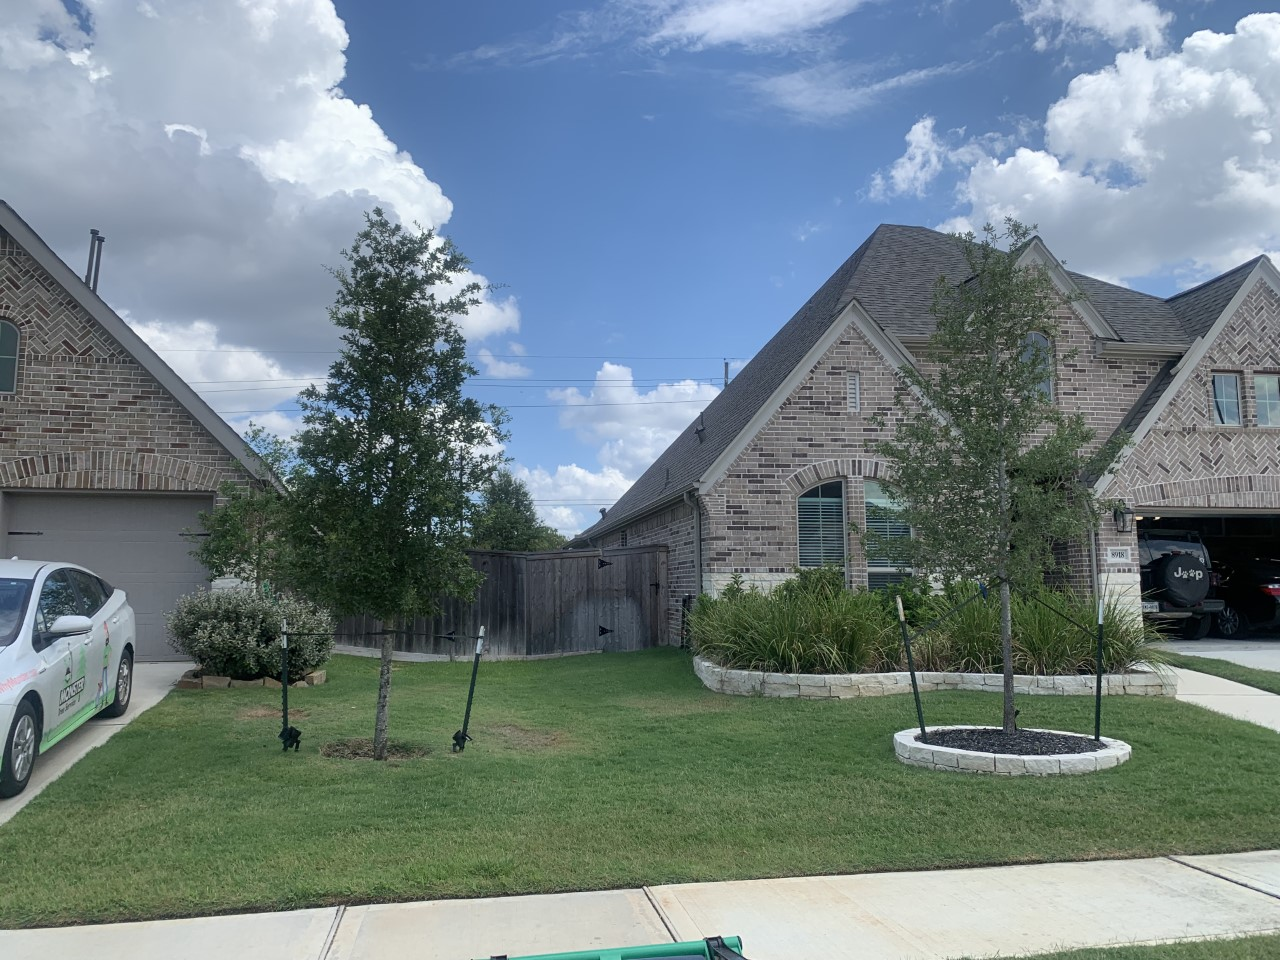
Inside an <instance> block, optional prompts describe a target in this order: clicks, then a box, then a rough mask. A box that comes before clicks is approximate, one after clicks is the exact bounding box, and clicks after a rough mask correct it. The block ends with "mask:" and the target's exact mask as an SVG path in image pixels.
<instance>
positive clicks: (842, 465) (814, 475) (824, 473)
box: [786, 458, 886, 497]
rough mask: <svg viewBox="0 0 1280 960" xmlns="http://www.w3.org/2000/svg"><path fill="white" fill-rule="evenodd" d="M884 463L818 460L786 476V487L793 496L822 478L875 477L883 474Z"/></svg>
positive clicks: (851, 459)
mask: <svg viewBox="0 0 1280 960" xmlns="http://www.w3.org/2000/svg"><path fill="white" fill-rule="evenodd" d="M885 472H886V470H885V464H884V461H882V460H859V459H856V458H846V459H841V460H819V461H818V462H816V463H811V464H809V465H807V466H805V467H802V468H801V469H799V470H797V471H796V472H795V473H793V474H791V476H789V477H787V479H786V484H787V489H788V490H789V491H791V493H792V495H793V496H797V497H798V496H799V495H800V494H802V493H804V492H805V491H806V490H808V489H809V488H810V487H812V486H815V485H817V484H819V483H821V482H822V481H824V480H843V479H845V478H847V477H866V478H868V479H875V478H877V477H883V476H884V475H885Z"/></svg>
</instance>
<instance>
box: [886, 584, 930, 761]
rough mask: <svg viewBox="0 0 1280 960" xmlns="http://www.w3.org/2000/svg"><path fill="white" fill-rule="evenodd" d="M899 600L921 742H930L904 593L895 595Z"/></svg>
mask: <svg viewBox="0 0 1280 960" xmlns="http://www.w3.org/2000/svg"><path fill="white" fill-rule="evenodd" d="M894 599H895V600H897V601H898V625H899V626H900V627H902V645H903V647H905V648H906V650H907V670H908V672H910V674H911V695H912V696H913V697H915V700H916V719H917V720H919V721H920V742H921V743H928V742H929V734H928V732H927V731H926V730H925V728H924V707H922V706H921V705H920V685H919V684H918V683H916V661H915V657H913V656H912V655H911V631H910V630H908V629H907V614H906V612H905V611H904V610H903V609H902V594H898V595H897V596H896V597H894Z"/></svg>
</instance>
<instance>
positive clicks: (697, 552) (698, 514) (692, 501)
mask: <svg viewBox="0 0 1280 960" xmlns="http://www.w3.org/2000/svg"><path fill="white" fill-rule="evenodd" d="M684 502H685V503H687V504H688V505H689V506H690V507H692V508H693V573H694V591H693V595H694V597H697V596H699V595H700V594H701V593H702V509H701V508H700V507H699V506H698V494H697V492H696V491H694V490H686V491H685V492H684Z"/></svg>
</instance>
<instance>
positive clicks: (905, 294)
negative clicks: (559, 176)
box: [579, 224, 1274, 539]
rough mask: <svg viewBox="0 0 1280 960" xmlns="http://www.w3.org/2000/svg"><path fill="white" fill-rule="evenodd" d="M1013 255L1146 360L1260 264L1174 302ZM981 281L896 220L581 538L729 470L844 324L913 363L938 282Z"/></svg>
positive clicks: (1184, 335)
mask: <svg viewBox="0 0 1280 960" xmlns="http://www.w3.org/2000/svg"><path fill="white" fill-rule="evenodd" d="M1013 253H1014V255H1016V256H1018V257H1019V259H1020V261H1022V262H1035V263H1039V264H1042V265H1044V266H1045V267H1046V268H1047V269H1048V270H1049V271H1050V272H1051V274H1052V276H1053V278H1054V281H1055V283H1056V285H1057V286H1058V289H1059V290H1061V291H1062V292H1063V293H1064V294H1065V295H1069V296H1074V295H1075V294H1076V293H1077V292H1078V293H1079V294H1080V297H1079V298H1078V299H1076V300H1075V301H1073V303H1072V307H1073V309H1074V310H1075V312H1076V313H1077V314H1079V315H1080V316H1081V317H1082V319H1083V320H1084V323H1085V324H1086V326H1087V327H1088V328H1089V330H1090V332H1091V333H1092V334H1093V336H1095V337H1097V338H1099V339H1100V340H1102V341H1103V342H1104V343H1106V342H1110V343H1113V344H1122V345H1126V344H1131V345H1132V347H1131V348H1130V349H1134V350H1138V351H1145V352H1146V353H1153V352H1155V353H1158V351H1153V349H1152V345H1162V346H1164V347H1165V348H1166V351H1165V352H1164V355H1165V356H1170V355H1173V356H1176V355H1177V354H1178V353H1180V352H1182V351H1185V350H1186V349H1187V348H1189V347H1191V346H1192V344H1193V341H1194V340H1195V339H1196V338H1197V337H1199V336H1202V335H1204V334H1205V333H1207V332H1208V331H1209V329H1210V327H1211V326H1213V325H1214V323H1215V321H1217V320H1219V318H1220V317H1221V316H1222V315H1223V312H1224V310H1225V309H1226V307H1227V305H1228V304H1229V303H1230V302H1231V301H1232V300H1233V297H1236V296H1237V294H1238V293H1239V291H1240V290H1241V289H1242V286H1243V285H1244V283H1245V280H1246V279H1247V278H1248V277H1249V276H1250V271H1251V269H1252V267H1253V266H1254V265H1255V264H1257V263H1258V260H1254V261H1250V263H1247V264H1243V265H1242V266H1240V267H1237V268H1235V269H1234V270H1232V271H1229V272H1228V273H1225V274H1223V275H1222V276H1221V277H1217V278H1215V279H1214V280H1211V281H1209V282H1207V283H1205V284H1201V285H1200V286H1199V287H1196V288H1194V289H1192V290H1188V291H1186V292H1184V293H1182V294H1179V295H1178V296H1176V297H1173V298H1170V299H1169V300H1163V299H1161V298H1159V297H1155V296H1151V295H1149V294H1145V293H1141V292H1139V291H1136V290H1130V289H1128V288H1126V287H1121V286H1118V285H1116V284H1112V283H1107V282H1105V281H1102V280H1098V279H1095V278H1093V277H1088V276H1086V275H1084V274H1079V273H1074V272H1068V271H1066V270H1065V269H1063V267H1062V265H1061V264H1060V263H1059V262H1058V260H1057V259H1056V258H1054V257H1053V256H1052V254H1051V253H1050V252H1049V250H1048V248H1047V247H1045V245H1044V243H1043V241H1041V240H1040V239H1039V238H1038V237H1036V238H1033V239H1032V240H1030V241H1028V242H1027V243H1026V244H1024V245H1023V246H1022V247H1020V248H1019V249H1018V250H1016V251H1014V252H1013ZM1262 259H1263V260H1265V258H1262ZM1268 263H1269V262H1268ZM1273 272H1274V271H1273ZM970 276H971V271H970V268H969V263H968V260H967V259H966V258H965V255H964V248H963V246H962V245H961V244H960V243H959V242H958V241H957V239H956V238H955V237H954V236H952V235H951V234H946V233H940V232H938V231H936V230H930V229H928V228H926V227H911V226H900V225H895V224H882V225H881V226H879V227H877V228H876V230H875V231H874V232H873V233H872V234H871V236H870V237H868V238H867V240H866V241H865V242H864V243H863V244H862V245H861V246H860V247H858V249H857V250H855V251H854V253H853V255H852V256H850V257H849V258H848V259H847V260H846V261H845V262H844V263H843V264H841V265H840V267H839V269H837V270H836V272H835V273H833V274H832V275H831V277H830V278H829V279H828V280H827V281H826V282H825V283H824V284H823V285H822V286H821V287H819V288H818V291H817V292H816V293H814V294H813V296H811V297H810V298H809V299H808V301H806V303H805V304H804V306H802V307H801V308H800V309H799V310H798V311H797V312H796V314H795V315H794V316H793V317H792V318H791V319H790V320H789V321H788V322H787V323H786V325H785V326H783V327H782V329H781V330H779V331H778V332H777V333H776V334H775V335H774V336H773V337H772V338H771V339H770V340H769V342H768V343H766V344H765V345H764V347H762V348H761V349H760V351H759V352H758V353H757V354H756V355H755V357H753V358H752V360H751V362H750V363H748V364H747V365H746V367H744V368H743V369H742V371H741V372H740V373H739V374H738V376H737V377H735V378H734V379H733V380H732V381H731V382H730V383H729V385H728V386H727V387H726V388H725V389H724V391H722V392H721V393H720V394H719V395H718V396H717V397H716V398H715V399H714V400H712V401H711V403H710V404H709V405H708V406H707V408H706V409H705V410H704V411H703V413H702V414H701V415H699V417H698V418H697V419H696V420H695V421H694V422H693V423H691V424H689V426H688V427H686V428H685V430H684V431H683V432H682V433H681V434H680V436H678V437H677V438H676V439H675V441H673V442H672V443H671V445H670V446H669V447H667V449H666V450H665V451H663V453H662V455H661V456H659V457H658V459H657V460H656V461H655V462H654V463H653V465H652V466H651V467H649V469H648V470H646V471H645V472H644V473H643V474H641V476H640V478H639V479H638V480H637V481H636V482H635V483H634V484H632V486H631V487H630V489H628V490H627V491H626V493H624V494H623V495H622V496H621V497H620V498H619V499H618V501H617V503H615V504H614V506H613V508H612V509H611V510H610V511H609V512H608V514H607V515H606V516H605V517H604V518H603V519H601V520H600V521H599V522H598V523H596V524H595V525H594V526H592V527H591V528H590V529H588V530H586V531H585V532H583V533H582V534H580V535H579V538H580V539H586V538H591V537H595V536H599V535H600V534H602V533H605V532H607V531H609V530H612V529H615V528H617V527H620V526H622V525H624V524H626V523H627V522H629V521H631V520H632V519H634V518H636V517H639V516H641V515H643V514H646V513H648V512H650V511H652V510H654V509H656V508H657V507H659V506H662V505H665V504H668V503H670V502H671V501H672V500H675V499H679V498H680V497H681V496H683V495H684V494H685V493H686V492H688V491H691V490H693V489H695V488H696V487H697V486H698V485H699V483H707V482H709V481H710V480H711V479H712V478H713V477H714V475H715V474H716V472H717V471H721V472H722V470H723V468H724V467H725V466H726V463H727V462H728V461H730V460H732V456H733V453H734V451H735V450H740V449H741V448H742V446H743V445H744V444H745V443H746V442H749V440H750V438H751V437H752V436H754V434H755V433H756V432H757V431H758V429H759V428H760V426H761V425H762V422H764V421H767V419H768V417H769V416H770V415H771V414H772V412H773V410H774V409H775V408H776V406H777V405H778V404H779V403H780V402H781V396H785V394H786V392H787V391H786V390H784V388H785V387H786V386H787V385H788V384H789V383H791V382H792V381H794V380H795V378H796V377H797V376H803V375H804V374H805V373H806V372H807V369H808V367H807V366H804V367H802V364H803V362H804V361H805V360H806V358H809V359H813V358H812V357H811V356H810V355H811V353H812V352H813V351H815V350H816V349H817V348H818V347H820V346H821V344H822V343H823V341H824V338H828V337H829V336H830V335H831V334H832V331H833V326H834V325H836V324H837V323H838V324H839V326H840V328H841V329H842V328H843V326H844V325H845V324H846V323H849V322H854V323H856V324H858V326H859V329H860V330H861V332H862V333H863V334H864V335H865V336H866V337H867V338H868V339H869V340H870V341H871V343H872V344H873V346H874V347H875V349H876V350H877V351H878V352H879V353H880V354H881V355H882V356H884V357H885V358H886V360H887V361H888V362H889V363H890V364H891V365H896V366H897V367H901V366H902V365H903V364H905V363H910V362H912V360H911V357H910V355H909V354H908V353H907V352H906V350H905V349H904V348H903V343H904V342H906V343H917V342H918V341H921V340H924V339H925V338H927V337H929V336H930V335H931V334H932V333H933V332H934V328H935V323H934V318H933V315H932V313H931V307H932V305H933V298H934V290H935V287H936V285H937V284H938V282H939V280H940V279H941V280H942V281H943V282H947V283H957V284H958V283H964V282H966V281H968V280H969V279H970ZM846 311H848V312H846ZM1173 380H1174V368H1173V365H1172V364H1169V365H1166V367H1165V369H1164V370H1162V371H1161V373H1160V374H1159V375H1158V376H1157V377H1156V378H1155V380H1154V381H1153V382H1152V384H1150V385H1149V388H1148V390H1147V391H1145V392H1144V393H1143V395H1142V397H1141V398H1140V399H1139V401H1138V402H1137V403H1136V404H1135V406H1134V408H1133V409H1132V410H1130V411H1129V415H1128V416H1127V417H1126V418H1125V420H1126V423H1128V424H1134V425H1140V423H1141V422H1145V421H1146V420H1147V419H1149V415H1150V414H1151V412H1152V411H1153V410H1154V409H1155V408H1156V407H1157V406H1158V405H1159V404H1160V403H1161V402H1162V400H1163V398H1164V397H1165V396H1167V394H1168V390H1169V388H1170V385H1171V384H1172V383H1173ZM1135 428H1136V427H1135Z"/></svg>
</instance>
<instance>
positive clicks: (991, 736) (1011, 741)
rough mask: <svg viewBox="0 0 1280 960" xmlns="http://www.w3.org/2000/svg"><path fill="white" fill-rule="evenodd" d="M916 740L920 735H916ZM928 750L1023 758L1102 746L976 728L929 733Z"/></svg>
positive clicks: (1043, 733)
mask: <svg viewBox="0 0 1280 960" xmlns="http://www.w3.org/2000/svg"><path fill="white" fill-rule="evenodd" d="M916 740H917V741H919V740H920V735H919V734H916ZM927 742H928V744H929V746H932V747H954V748H956V749H957V750H973V751H975V752H977V753H1012V754H1014V755H1016V756H1023V757H1045V756H1049V755H1051V754H1055V753H1091V752H1093V751H1094V750H1101V749H1102V748H1103V744H1100V743H1098V742H1097V741H1096V740H1093V739H1091V738H1090V737H1080V736H1076V735H1074V734H1070V733H1050V732H1049V731H1047V730H1019V731H1018V732H1017V733H1011V734H1006V733H1005V732H1004V731H1003V730H1001V729H1000V728H999V727H977V728H973V729H963V730H930V731H929V739H928V741H927Z"/></svg>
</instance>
